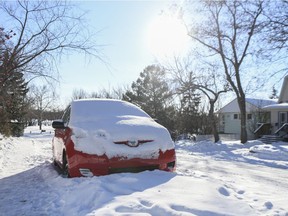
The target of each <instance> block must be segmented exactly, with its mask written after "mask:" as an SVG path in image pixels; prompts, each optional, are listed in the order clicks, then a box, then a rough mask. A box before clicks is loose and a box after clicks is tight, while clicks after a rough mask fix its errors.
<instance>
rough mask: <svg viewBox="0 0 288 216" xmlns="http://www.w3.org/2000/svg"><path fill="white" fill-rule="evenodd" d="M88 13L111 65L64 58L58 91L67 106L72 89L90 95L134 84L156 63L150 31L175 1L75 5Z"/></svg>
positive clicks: (80, 3) (83, 57)
mask: <svg viewBox="0 0 288 216" xmlns="http://www.w3.org/2000/svg"><path fill="white" fill-rule="evenodd" d="M75 3H77V4H79V6H80V8H81V9H82V10H84V11H87V14H86V20H87V21H88V23H89V25H91V27H92V28H94V29H95V30H100V32H99V33H98V35H97V37H96V41H97V40H98V43H99V44H104V45H106V46H105V47H104V49H103V54H104V55H105V56H106V60H107V62H108V64H109V67H107V65H105V64H103V62H101V61H99V60H97V59H91V58H87V57H86V58H85V56H81V55H78V54H74V55H71V56H69V57H64V58H62V62H61V64H60V65H59V72H60V75H61V82H60V83H61V86H60V91H59V92H58V93H59V94H60V96H61V98H62V101H63V102H64V103H66V102H67V101H69V99H70V98H71V96H72V91H73V89H83V90H85V91H87V92H93V91H97V90H99V89H100V90H101V89H103V88H105V89H109V88H110V89H112V88H114V87H115V88H117V87H119V86H123V85H129V86H130V85H131V84H132V82H133V81H135V80H136V79H137V78H138V77H139V74H140V72H141V71H143V69H144V68H145V67H146V66H148V65H150V64H153V63H154V62H155V53H153V52H152V51H151V49H149V45H148V35H147V34H148V31H149V30H148V29H149V26H150V25H151V23H152V22H153V20H155V19H157V17H159V16H160V14H161V11H163V10H164V11H165V10H168V9H169V7H170V6H171V4H172V3H173V1H168V0H166V1H83V2H75Z"/></svg>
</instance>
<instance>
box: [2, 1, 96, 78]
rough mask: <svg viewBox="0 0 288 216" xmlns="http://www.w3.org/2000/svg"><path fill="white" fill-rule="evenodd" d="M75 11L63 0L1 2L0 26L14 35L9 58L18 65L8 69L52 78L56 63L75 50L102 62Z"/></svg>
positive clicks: (31, 76) (31, 75)
mask: <svg viewBox="0 0 288 216" xmlns="http://www.w3.org/2000/svg"><path fill="white" fill-rule="evenodd" d="M75 9H76V7H75V6H73V5H71V4H70V3H68V2H67V1H65V0H64V1H63V0H55V1H45V0H36V1H28V0H25V1H20V0H18V1H1V2H0V13H1V21H2V25H4V24H5V25H6V26H9V29H12V30H13V32H14V33H15V35H14V36H13V40H12V42H13V45H14V46H13V48H12V49H11V50H9V52H10V55H9V56H10V61H11V62H13V61H16V62H17V63H18V64H17V65H15V66H14V67H11V68H10V70H12V71H14V70H15V69H18V71H19V70H21V71H23V72H25V75H26V78H27V76H30V78H35V77H39V76H40V77H43V76H44V77H49V78H55V77H54V76H55V75H54V74H52V73H53V72H54V71H55V70H56V69H57V67H56V66H55V63H56V62H57V60H60V58H61V56H62V55H63V54H70V53H71V52H73V51H77V52H82V53H84V54H88V55H93V56H95V57H97V58H100V59H101V55H100V52H99V50H98V48H99V46H97V45H96V43H95V42H94V41H93V40H92V38H95V37H92V36H93V35H91V33H90V32H88V30H87V28H86V27H85V24H84V22H83V16H82V14H80V15H77V14H76V10H75ZM4 27H5V26H4ZM8 63H9V62H8Z"/></svg>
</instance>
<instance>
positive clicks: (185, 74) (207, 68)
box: [172, 58, 231, 142]
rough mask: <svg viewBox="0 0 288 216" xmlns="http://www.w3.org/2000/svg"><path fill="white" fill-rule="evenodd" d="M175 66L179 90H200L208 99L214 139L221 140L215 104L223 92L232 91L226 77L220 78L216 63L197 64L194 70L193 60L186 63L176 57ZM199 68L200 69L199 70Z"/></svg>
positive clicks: (175, 77)
mask: <svg viewBox="0 0 288 216" xmlns="http://www.w3.org/2000/svg"><path fill="white" fill-rule="evenodd" d="M174 60H175V67H174V69H172V71H173V76H174V82H177V83H178V85H179V87H178V91H180V92H185V91H187V90H190V89H194V90H198V91H200V92H202V93H203V94H204V95H205V97H206V98H207V99H208V103H209V108H208V110H209V111H208V121H209V122H208V125H209V126H210V128H211V130H212V133H213V136H214V141H215V142H218V141H219V140H220V137H219V133H218V127H217V125H218V124H217V123H218V121H217V117H216V116H215V108H216V107H215V106H216V103H217V101H218V99H219V96H220V95H221V94H223V93H226V92H228V91H230V90H231V89H230V87H229V85H228V83H227V81H226V80H225V79H222V80H221V79H220V77H223V76H221V74H219V72H218V71H217V67H216V66H214V65H209V64H203V65H201V66H200V65H198V64H196V66H195V68H197V69H195V70H192V69H191V68H190V67H191V64H192V63H191V62H190V61H191V60H190V61H189V60H188V61H186V63H184V65H183V64H182V63H181V62H180V61H179V59H177V58H175V59H174ZM211 66H212V67H211ZM197 70H198V71H197Z"/></svg>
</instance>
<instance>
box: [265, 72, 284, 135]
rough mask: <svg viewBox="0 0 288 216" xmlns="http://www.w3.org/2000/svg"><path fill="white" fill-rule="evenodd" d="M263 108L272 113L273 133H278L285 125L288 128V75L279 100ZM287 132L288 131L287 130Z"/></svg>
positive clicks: (271, 124) (271, 125) (270, 122)
mask: <svg viewBox="0 0 288 216" xmlns="http://www.w3.org/2000/svg"><path fill="white" fill-rule="evenodd" d="M263 110H265V111H268V112H270V113H271V118H270V121H269V122H266V123H267V124H270V127H271V132H272V134H278V135H279V132H280V131H281V130H282V129H283V130H285V126H287V128H288V76H286V77H285V78H284V81H283V84H282V88H281V92H280V95H279V99H278V102H277V103H276V104H271V105H267V106H265V107H263ZM286 134H287V132H286Z"/></svg>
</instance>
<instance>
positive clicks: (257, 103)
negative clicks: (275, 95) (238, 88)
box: [218, 98, 277, 113]
mask: <svg viewBox="0 0 288 216" xmlns="http://www.w3.org/2000/svg"><path fill="white" fill-rule="evenodd" d="M272 104H277V100H275V99H256V98H246V110H247V111H248V112H249V111H250V110H253V109H255V108H256V109H257V108H258V109H259V108H261V109H262V108H263V107H265V106H268V105H272ZM218 112H220V113H227V112H240V109H239V105H238V102H237V99H236V98H235V99H234V100H232V101H231V102H230V103H228V104H227V105H225V106H223V107H222V108H221V109H220V110H219V111H218Z"/></svg>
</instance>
